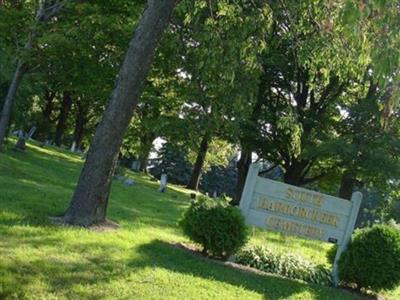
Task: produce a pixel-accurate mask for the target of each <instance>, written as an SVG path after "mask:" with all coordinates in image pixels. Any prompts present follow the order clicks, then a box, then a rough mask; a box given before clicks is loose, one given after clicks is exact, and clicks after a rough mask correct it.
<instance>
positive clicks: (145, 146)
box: [139, 134, 155, 173]
mask: <svg viewBox="0 0 400 300" xmlns="http://www.w3.org/2000/svg"><path fill="white" fill-rule="evenodd" d="M154 138H155V135H154V134H146V135H144V136H143V137H142V138H141V139H140V144H141V145H140V152H139V162H140V167H139V171H141V172H145V173H146V172H147V165H148V160H149V155H150V151H151V148H152V147H153V141H154Z"/></svg>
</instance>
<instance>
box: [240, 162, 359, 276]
mask: <svg viewBox="0 0 400 300" xmlns="http://www.w3.org/2000/svg"><path fill="white" fill-rule="evenodd" d="M258 171H259V165H257V164H252V165H251V166H250V168H249V172H248V174H247V178H246V184H245V187H244V190H243V193H242V198H241V201H240V209H241V211H242V213H243V215H244V216H245V219H246V223H247V224H249V225H254V226H257V227H261V228H264V229H268V230H273V231H278V232H282V233H285V234H291V235H297V236H302V237H306V238H311V239H317V240H322V241H326V242H331V243H335V244H337V245H338V252H337V255H336V259H335V264H334V274H333V275H334V281H335V283H337V260H338V259H339V257H340V254H341V253H342V252H343V251H344V250H345V248H346V246H347V244H348V242H349V241H350V238H351V234H352V232H353V229H354V225H355V222H356V219H357V215H358V211H359V208H360V205H361V199H362V194H361V193H360V192H356V193H354V194H353V196H352V199H351V201H348V200H345V199H341V198H337V197H333V196H329V195H325V194H321V193H318V192H315V191H311V190H307V189H303V188H299V187H296V186H292V185H288V184H284V183H281V182H277V181H273V180H269V179H266V178H262V177H259V176H258Z"/></svg>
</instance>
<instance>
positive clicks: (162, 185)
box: [159, 174, 167, 193]
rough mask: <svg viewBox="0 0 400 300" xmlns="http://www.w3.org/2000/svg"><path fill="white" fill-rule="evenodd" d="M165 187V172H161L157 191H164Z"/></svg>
mask: <svg viewBox="0 0 400 300" xmlns="http://www.w3.org/2000/svg"><path fill="white" fill-rule="evenodd" d="M166 189H167V174H161V178H160V188H159V191H160V192H161V193H164V192H165V190H166Z"/></svg>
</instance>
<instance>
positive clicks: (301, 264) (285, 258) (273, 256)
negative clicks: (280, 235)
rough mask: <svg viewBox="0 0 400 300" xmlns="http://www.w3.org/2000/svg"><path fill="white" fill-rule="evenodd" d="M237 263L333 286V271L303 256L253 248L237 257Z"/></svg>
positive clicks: (244, 250) (245, 250)
mask: <svg viewBox="0 0 400 300" xmlns="http://www.w3.org/2000/svg"><path fill="white" fill-rule="evenodd" d="M236 262H237V263H240V264H243V265H246V266H250V267H253V268H256V269H258V270H261V271H264V272H269V273H275V274H279V275H282V276H285V277H288V278H292V279H300V280H303V281H307V282H313V283H317V284H321V285H331V284H332V277H331V270H330V269H327V268H326V267H324V266H321V265H315V264H313V263H312V262H310V261H308V260H306V259H304V258H303V257H301V256H297V255H293V254H283V253H277V252H275V251H271V250H269V249H267V248H265V247H262V246H251V247H248V248H246V249H243V250H241V251H240V252H239V253H238V254H237V255H236Z"/></svg>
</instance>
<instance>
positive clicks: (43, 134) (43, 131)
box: [36, 91, 55, 140]
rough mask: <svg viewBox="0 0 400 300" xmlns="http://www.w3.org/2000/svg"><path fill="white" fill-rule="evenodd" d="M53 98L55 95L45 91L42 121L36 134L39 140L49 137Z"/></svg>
mask: <svg viewBox="0 0 400 300" xmlns="http://www.w3.org/2000/svg"><path fill="white" fill-rule="evenodd" d="M54 96H55V94H54V93H52V92H50V91H46V93H45V95H44V99H45V106H44V108H43V111H42V117H43V119H42V121H41V122H40V124H39V126H38V127H39V128H38V130H37V134H36V136H37V137H39V139H40V140H46V139H47V138H49V137H50V126H51V113H52V112H53V109H54Z"/></svg>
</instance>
